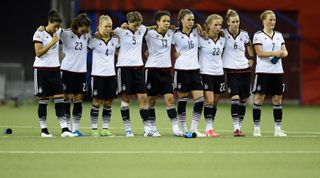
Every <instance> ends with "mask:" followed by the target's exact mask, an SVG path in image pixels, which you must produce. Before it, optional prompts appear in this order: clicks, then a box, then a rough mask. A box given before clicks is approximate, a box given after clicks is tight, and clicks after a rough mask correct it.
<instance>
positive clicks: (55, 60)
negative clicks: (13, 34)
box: [33, 10, 76, 137]
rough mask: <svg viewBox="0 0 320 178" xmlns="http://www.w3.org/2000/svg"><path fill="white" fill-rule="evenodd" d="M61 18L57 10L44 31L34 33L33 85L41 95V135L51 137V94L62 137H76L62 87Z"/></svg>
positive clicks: (38, 94)
mask: <svg viewBox="0 0 320 178" xmlns="http://www.w3.org/2000/svg"><path fill="white" fill-rule="evenodd" d="M61 23H62V18H61V16H60V15H59V14H58V12H57V11H56V10H51V11H50V12H49V15H48V25H47V26H46V27H45V30H44V31H38V30H37V31H36V32H35V34H34V36H33V42H34V48H35V53H36V57H35V61H34V64H33V67H34V86H35V95H36V96H38V97H39V99H40V100H39V107H38V116H39V121H40V127H41V137H52V135H51V134H50V133H49V131H48V129H47V104H48V101H49V98H50V97H52V98H53V101H54V103H55V110H56V116H57V118H58V120H59V123H60V127H61V128H62V134H61V137H75V136H76V135H75V134H73V133H71V131H70V130H69V129H68V124H67V119H66V117H65V110H64V100H63V87H62V79H61V75H60V62H59V36H60V32H61V29H60V27H61Z"/></svg>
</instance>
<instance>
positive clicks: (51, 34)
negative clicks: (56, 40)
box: [44, 28, 54, 37]
mask: <svg viewBox="0 0 320 178" xmlns="http://www.w3.org/2000/svg"><path fill="white" fill-rule="evenodd" d="M44 31H45V32H47V33H48V34H49V35H50V36H51V37H53V35H54V33H50V32H48V31H47V29H46V28H44Z"/></svg>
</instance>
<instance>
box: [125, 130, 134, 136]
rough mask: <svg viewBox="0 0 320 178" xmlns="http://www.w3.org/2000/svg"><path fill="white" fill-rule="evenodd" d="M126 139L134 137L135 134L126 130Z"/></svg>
mask: <svg viewBox="0 0 320 178" xmlns="http://www.w3.org/2000/svg"><path fill="white" fill-rule="evenodd" d="M126 137H134V134H133V132H132V131H131V130H126Z"/></svg>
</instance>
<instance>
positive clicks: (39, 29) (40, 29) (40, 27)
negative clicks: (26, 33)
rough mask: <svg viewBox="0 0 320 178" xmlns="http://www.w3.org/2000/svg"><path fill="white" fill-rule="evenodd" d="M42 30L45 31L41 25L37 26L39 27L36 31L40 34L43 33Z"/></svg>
mask: <svg viewBox="0 0 320 178" xmlns="http://www.w3.org/2000/svg"><path fill="white" fill-rule="evenodd" d="M44 29H45V27H44V26H42V25H41V26H39V27H38V29H37V30H38V31H40V32H43V31H44Z"/></svg>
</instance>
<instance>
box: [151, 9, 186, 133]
mask: <svg viewBox="0 0 320 178" xmlns="http://www.w3.org/2000/svg"><path fill="white" fill-rule="evenodd" d="M154 20H155V21H156V23H157V26H156V29H150V30H148V31H147V33H146V35H145V40H146V42H147V45H148V59H147V62H146V64H145V67H146V68H147V70H146V76H147V84H146V85H147V92H148V105H149V113H150V121H151V124H152V126H153V127H154V128H153V131H154V132H157V130H156V128H155V122H156V114H155V108H154V105H155V103H156V99H157V94H161V95H163V96H164V100H165V102H166V104H167V115H168V117H169V118H170V120H171V124H172V130H173V135H174V136H182V134H181V132H180V131H179V126H178V120H177V111H176V109H175V106H174V98H173V87H172V78H171V72H170V68H171V66H172V65H171V41H172V37H173V33H174V31H173V30H172V29H169V27H170V12H168V11H157V12H156V13H155V15H154Z"/></svg>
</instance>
